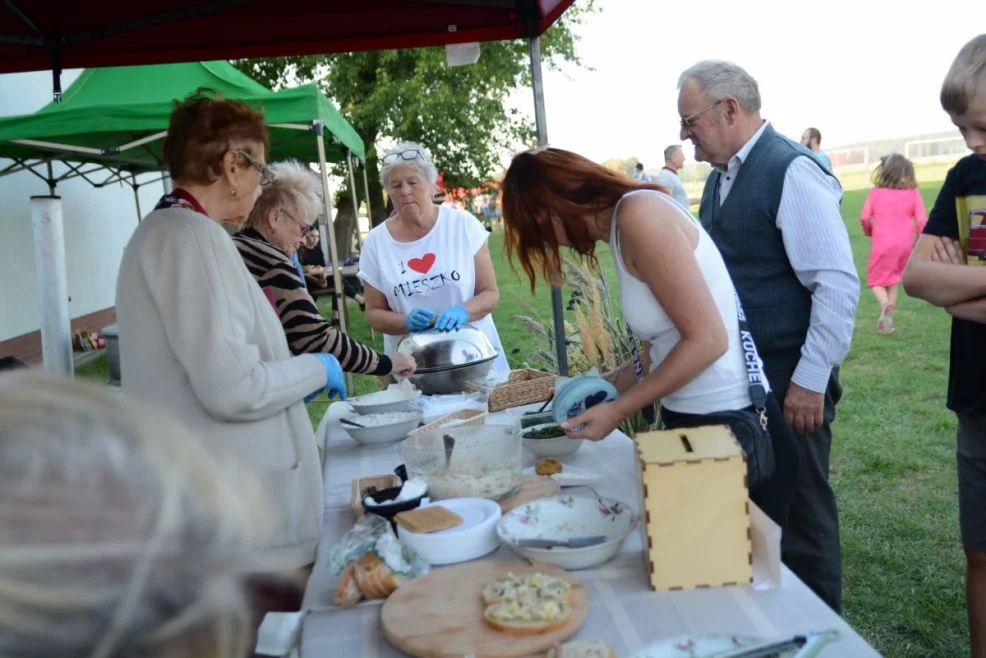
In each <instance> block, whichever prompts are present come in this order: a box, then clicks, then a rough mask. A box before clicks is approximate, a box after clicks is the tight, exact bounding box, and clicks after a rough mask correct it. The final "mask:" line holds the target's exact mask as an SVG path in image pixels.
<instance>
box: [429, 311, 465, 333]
mask: <svg viewBox="0 0 986 658" xmlns="http://www.w3.org/2000/svg"><path fill="white" fill-rule="evenodd" d="M468 321H469V311H467V310H466V307H465V306H453V307H452V308H448V309H445V310H444V311H442V312H441V314H440V315H439V316H438V320H436V321H435V328H436V329H438V330H439V331H455V330H456V329H461V328H462V326H463V325H464V324H465V323H466V322H468Z"/></svg>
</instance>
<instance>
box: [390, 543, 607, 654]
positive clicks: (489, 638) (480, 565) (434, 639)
mask: <svg viewBox="0 0 986 658" xmlns="http://www.w3.org/2000/svg"><path fill="white" fill-rule="evenodd" d="M508 571H510V572H513V573H515V574H528V573H535V572H538V571H542V572H544V573H550V574H551V575H553V576H557V577H558V578H564V579H565V580H567V581H568V582H570V583H572V589H571V593H570V594H569V604H570V605H571V606H572V616H571V617H570V618H569V620H568V623H567V624H566V625H565V626H563V627H562V628H560V629H558V630H556V631H553V632H551V633H544V634H543V635H510V634H507V633H502V632H500V631H495V630H493V629H492V628H490V627H489V626H487V625H486V622H485V621H483V610H484V606H483V599H482V593H483V588H484V587H485V586H486V585H488V584H489V583H491V582H493V581H494V580H496V579H497V578H500V577H501V576H503V575H504V574H506V573H507V572H508ZM588 613H589V596H588V594H587V593H586V591H585V588H583V587H582V584H581V583H580V582H579V581H578V580H576V579H575V578H574V577H573V576H572V575H571V574H569V573H568V572H567V571H564V570H563V569H559V568H558V567H554V566H551V565H548V564H538V563H535V564H534V565H533V566H532V565H531V564H529V563H528V562H503V561H498V560H481V561H479V562H469V563H466V564H459V565H456V566H452V567H443V568H440V569H436V570H435V571H432V572H431V573H429V574H428V575H426V576H424V577H422V578H419V579H417V580H412V581H411V582H408V583H404V584H403V585H401V586H400V587H398V588H397V590H396V591H395V592H394V593H393V594H391V595H390V597H389V598H388V599H387V601H386V602H385V603H384V604H383V610H382V611H381V612H380V621H381V625H382V626H383V632H384V635H385V636H386V638H387V639H388V640H389V641H390V643H391V644H393V645H394V646H395V647H397V648H398V649H400V650H401V651H404V652H405V653H408V654H410V655H412V656H416V657H417V658H451V657H453V656H455V657H456V658H462V656H475V658H518V657H521V656H536V655H540V654H542V653H543V652H545V651H547V650H548V649H550V648H551V647H553V646H554V645H555V644H556V643H558V642H563V641H565V640H567V639H568V638H570V637H572V636H573V635H575V633H576V632H578V630H579V629H580V628H581V627H582V624H583V622H585V617H586V615H587V614H588Z"/></svg>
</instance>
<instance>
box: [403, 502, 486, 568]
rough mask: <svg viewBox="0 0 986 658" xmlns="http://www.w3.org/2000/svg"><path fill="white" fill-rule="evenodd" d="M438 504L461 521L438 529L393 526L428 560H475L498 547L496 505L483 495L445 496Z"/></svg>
mask: <svg viewBox="0 0 986 658" xmlns="http://www.w3.org/2000/svg"><path fill="white" fill-rule="evenodd" d="M429 505H441V506H442V507H444V508H446V509H447V510H449V511H451V512H455V513H456V514H458V515H459V516H461V517H462V525H458V526H455V527H454V528H447V529H446V530H439V531H438V532H429V533H421V532H411V531H410V530H407V529H406V528H404V527H402V526H400V525H398V526H397V538H398V539H399V540H400V542H401V543H402V544H404V545H405V546H407V547H408V548H412V549H414V550H415V551H417V552H418V554H420V555H421V557H423V558H424V559H425V560H427V562H428V563H429V564H433V565H438V564H455V563H457V562H466V561H467V560H475V559H476V558H478V557H482V556H484V555H486V554H487V553H492V552H493V551H495V550H496V549H497V548H499V547H500V541H499V539H498V538H497V534H496V525H497V522H498V521H499V520H500V516H501V512H500V506H499V505H497V504H496V503H495V502H493V501H492V500H487V499H485V498H449V499H448V500H442V501H438V502H435V503H430V504H429Z"/></svg>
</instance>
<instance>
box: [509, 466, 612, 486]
mask: <svg viewBox="0 0 986 658" xmlns="http://www.w3.org/2000/svg"><path fill="white" fill-rule="evenodd" d="M562 467H563V468H562V472H561V473H555V474H554V475H549V476H548V477H550V478H551V479H552V480H554V481H555V482H557V483H558V484H559V486H562V487H588V486H591V485H593V484H596V483H597V482H599V481H600V480H602V479H603V476H602V475H600V474H599V473H594V472H593V471H587V470H585V469H582V468H578V467H575V466H569V465H568V464H562ZM524 475H535V476H536V475H537V473H536V472H535V471H534V467H533V466H531V467H530V468H525V469H524Z"/></svg>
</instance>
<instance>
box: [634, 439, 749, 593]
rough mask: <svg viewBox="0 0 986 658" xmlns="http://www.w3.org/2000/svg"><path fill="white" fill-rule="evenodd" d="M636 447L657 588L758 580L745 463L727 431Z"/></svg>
mask: <svg viewBox="0 0 986 658" xmlns="http://www.w3.org/2000/svg"><path fill="white" fill-rule="evenodd" d="M634 441H635V442H636V444H637V462H638V464H639V466H640V476H641V479H642V485H643V486H642V487H641V490H642V492H643V505H642V509H643V510H644V512H643V514H642V517H643V521H644V529H645V532H646V541H645V550H646V552H647V555H646V560H647V570H648V571H649V573H650V584H651V588H653V589H655V590H658V591H669V590H678V589H692V588H700V587H718V586H721V585H738V584H744V583H749V582H752V581H753V552H752V546H751V541H750V508H749V503H748V492H747V488H746V457H745V455H744V453H743V449H742V448H741V447H740V444H739V442H738V441H737V440H736V437H735V436H734V435H733V433H732V432H731V431H730V429H729V427H727V426H725V425H714V426H709V427H695V428H682V429H677V430H665V431H658V432H646V433H642V434H638V435H637V437H636V438H635V439H634Z"/></svg>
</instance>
